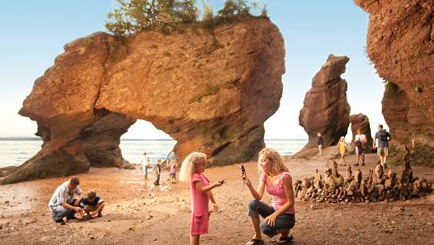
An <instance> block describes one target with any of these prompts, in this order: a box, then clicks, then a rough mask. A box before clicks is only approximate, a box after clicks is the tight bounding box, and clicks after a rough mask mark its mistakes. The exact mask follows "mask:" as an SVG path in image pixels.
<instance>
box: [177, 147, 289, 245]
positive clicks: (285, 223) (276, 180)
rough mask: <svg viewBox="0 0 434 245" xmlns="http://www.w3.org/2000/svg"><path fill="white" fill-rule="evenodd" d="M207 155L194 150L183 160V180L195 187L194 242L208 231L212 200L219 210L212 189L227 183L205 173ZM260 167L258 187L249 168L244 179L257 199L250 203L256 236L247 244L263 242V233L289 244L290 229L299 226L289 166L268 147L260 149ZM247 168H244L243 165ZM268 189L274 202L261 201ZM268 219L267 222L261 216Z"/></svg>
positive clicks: (193, 192)
mask: <svg viewBox="0 0 434 245" xmlns="http://www.w3.org/2000/svg"><path fill="white" fill-rule="evenodd" d="M206 162H207V159H206V155H205V154H203V153H200V152H193V153H191V154H190V155H188V156H187V157H186V158H185V160H184V161H183V162H182V165H181V171H180V174H179V180H180V181H184V182H190V189H191V197H192V201H191V209H192V215H191V226H190V244H191V245H197V244H199V240H200V235H202V234H206V233H208V223H209V217H210V212H209V201H211V203H212V206H213V210H214V211H218V205H217V202H216V200H215V198H214V195H213V194H212V190H213V189H214V188H216V187H220V186H222V185H223V184H224V182H225V180H224V179H221V180H218V181H216V182H214V183H212V184H211V183H210V180H209V179H208V178H207V177H206V175H205V174H204V171H205V168H206ZM258 168H259V169H260V170H261V174H260V178H259V184H258V186H257V188H256V189H255V187H254V186H253V184H252V183H251V181H250V179H249V178H248V176H247V173H246V172H245V171H242V172H241V174H240V178H241V179H242V181H243V183H244V184H245V185H246V186H247V187H248V189H249V191H250V193H251V194H252V197H253V199H254V200H253V201H251V202H250V203H249V205H248V210H249V211H248V216H250V218H251V221H252V226H253V231H254V234H253V237H252V239H251V240H250V241H248V242H247V243H246V245H262V244H264V240H263V239H262V233H263V234H265V235H267V236H269V237H273V236H276V235H278V234H280V237H279V241H278V244H289V243H291V241H292V239H293V238H292V236H291V235H290V229H291V228H292V227H294V225H295V209H294V190H293V186H292V178H291V175H290V173H289V171H288V168H287V167H286V166H285V165H284V163H283V158H282V156H281V155H280V154H279V153H278V152H277V151H276V150H274V149H270V148H265V149H263V150H261V151H260V152H259V159H258ZM243 169H244V168H243ZM265 190H267V192H268V194H269V195H270V196H271V197H272V203H271V205H269V204H267V203H265V202H263V201H261V200H262V198H263V197H264V193H265ZM259 216H262V217H263V218H264V220H263V222H261V221H260V217H259Z"/></svg>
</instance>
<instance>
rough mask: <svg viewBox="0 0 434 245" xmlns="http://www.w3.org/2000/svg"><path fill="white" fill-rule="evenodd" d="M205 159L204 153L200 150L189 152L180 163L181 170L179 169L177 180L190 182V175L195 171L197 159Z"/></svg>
mask: <svg viewBox="0 0 434 245" xmlns="http://www.w3.org/2000/svg"><path fill="white" fill-rule="evenodd" d="M201 159H204V160H206V155H205V154H204V153H202V152H196V151H195V152H192V153H190V154H189V155H188V156H187V157H186V158H185V159H184V161H182V164H181V170H180V171H179V181H182V182H190V181H191V176H193V173H194V171H195V168H196V165H197V164H198V163H199V160H201Z"/></svg>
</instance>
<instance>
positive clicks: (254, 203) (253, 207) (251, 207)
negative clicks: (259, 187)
mask: <svg viewBox="0 0 434 245" xmlns="http://www.w3.org/2000/svg"><path fill="white" fill-rule="evenodd" d="M260 203H261V202H260V201H258V200H252V201H251V202H250V203H249V211H257V210H258V207H259V204H260Z"/></svg>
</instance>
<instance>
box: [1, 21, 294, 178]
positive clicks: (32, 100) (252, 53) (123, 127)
mask: <svg viewBox="0 0 434 245" xmlns="http://www.w3.org/2000/svg"><path fill="white" fill-rule="evenodd" d="M284 56H285V50H284V44H283V38H282V36H281V34H280V32H279V30H278V28H277V27H276V26H275V25H273V24H272V23H271V22H270V21H269V20H267V19H262V18H253V17H248V18H246V19H242V20H240V21H238V22H234V23H231V24H222V25H219V26H217V27H215V28H214V29H212V30H210V29H202V28H184V29H182V31H179V32H177V33H173V34H170V35H165V34H162V33H160V32H156V31H148V32H142V33H138V34H137V35H135V36H134V37H132V38H130V39H128V40H126V41H125V42H122V43H121V42H118V41H117V40H116V39H114V38H113V37H112V36H110V35H108V34H106V33H95V34H93V35H90V36H88V37H85V38H81V39H78V40H76V41H74V42H71V43H69V44H67V45H66V46H65V52H64V53H63V54H61V55H59V56H58V57H57V58H56V60H55V63H54V65H53V66H52V67H51V68H49V69H48V70H47V71H46V72H45V74H44V75H43V76H42V77H40V78H39V79H37V80H36V82H35V84H34V87H33V91H32V93H31V94H30V95H29V96H28V97H27V98H26V100H25V101H24V105H23V107H22V109H21V110H20V114H21V115H23V116H27V117H29V118H31V119H32V120H35V121H37V123H38V133H37V134H38V135H40V136H41V137H42V139H43V140H44V145H43V148H42V149H41V151H40V152H38V153H37V154H36V155H35V156H34V157H33V158H32V159H29V160H28V161H27V162H26V163H25V164H23V165H22V166H20V167H18V168H17V169H16V170H15V171H14V172H12V173H11V174H10V175H9V176H8V177H7V178H6V179H4V180H3V181H2V183H3V184H4V183H13V182H17V181H22V180H27V179H33V178H43V177H50V176H60V175H70V174H75V173H80V172H83V171H86V170H87V169H88V168H89V166H90V165H94V166H119V167H122V166H125V165H126V164H127V162H126V161H125V160H124V159H123V158H122V154H121V151H120V149H119V139H120V136H121V135H122V134H123V133H125V132H126V131H127V130H128V127H129V126H131V125H132V124H133V123H134V122H135V120H136V119H144V120H147V121H150V122H152V123H153V124H154V125H155V126H156V127H157V128H158V129H161V130H163V131H164V132H166V133H168V134H169V135H170V136H171V137H172V138H174V139H175V140H177V144H176V146H175V152H176V154H177V156H178V158H179V159H180V160H182V159H183V158H184V157H185V156H186V155H187V154H188V153H190V152H191V151H194V150H200V151H202V152H204V153H206V154H207V155H208V157H209V158H210V161H211V163H212V164H213V165H224V164H231V163H234V162H242V161H247V160H251V159H253V158H254V157H255V154H256V153H257V152H258V151H259V150H260V149H261V148H262V147H263V146H264V142H263V136H264V126H263V123H264V121H265V120H266V119H267V118H268V117H270V116H271V115H272V114H274V112H275V111H276V110H277V109H278V107H279V101H280V98H281V95H282V83H281V76H282V74H283V73H284V72H285V66H284V65H285V63H284Z"/></svg>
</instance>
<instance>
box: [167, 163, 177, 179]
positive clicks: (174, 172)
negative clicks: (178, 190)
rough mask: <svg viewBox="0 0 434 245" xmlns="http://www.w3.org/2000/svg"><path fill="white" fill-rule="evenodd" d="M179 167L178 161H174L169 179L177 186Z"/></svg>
mask: <svg viewBox="0 0 434 245" xmlns="http://www.w3.org/2000/svg"><path fill="white" fill-rule="evenodd" d="M177 167H178V162H177V161H176V160H173V161H172V164H171V165H170V174H169V177H170V179H171V183H172V184H176V168H177Z"/></svg>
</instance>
